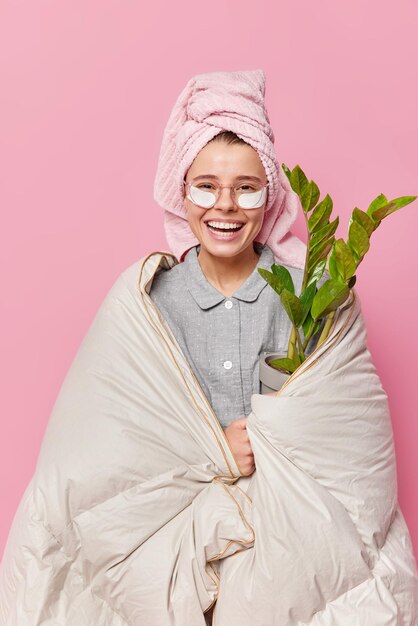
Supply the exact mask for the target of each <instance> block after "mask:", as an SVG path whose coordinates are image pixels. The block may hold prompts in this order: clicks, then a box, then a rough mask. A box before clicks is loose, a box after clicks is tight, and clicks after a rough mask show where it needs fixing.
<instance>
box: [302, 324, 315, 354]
mask: <svg viewBox="0 0 418 626" xmlns="http://www.w3.org/2000/svg"><path fill="white" fill-rule="evenodd" d="M315 326H316V322H313V323H312V326H311V327H310V329H309V331H308V334H307V335H306V337H305V341H304V342H303V350H304V351H305V349H306V346H307V345H308V342H309V339H310V338H311V337H312V335H313V332H314V328H315Z"/></svg>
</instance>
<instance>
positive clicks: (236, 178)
mask: <svg viewBox="0 0 418 626" xmlns="http://www.w3.org/2000/svg"><path fill="white" fill-rule="evenodd" d="M198 178H213V179H215V180H219V177H218V176H214V175H213V174H201V175H200V176H195V177H194V180H197V179H198ZM234 180H258V181H259V182H260V183H261V182H263V181H262V180H261V178H259V177H258V176H235V178H234Z"/></svg>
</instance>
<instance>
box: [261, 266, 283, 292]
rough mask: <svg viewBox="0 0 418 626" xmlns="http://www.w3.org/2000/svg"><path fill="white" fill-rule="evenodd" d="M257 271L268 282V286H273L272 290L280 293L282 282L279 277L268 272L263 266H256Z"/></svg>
mask: <svg viewBox="0 0 418 626" xmlns="http://www.w3.org/2000/svg"><path fill="white" fill-rule="evenodd" d="M257 270H258V273H259V274H261V276H262V277H263V278H264V280H266V281H267V282H268V284H269V285H270V287H273V289H274V291H275V292H276V293H278V294H279V295H280V293H281V291H282V289H283V283H282V281H281V279H280V278H279V277H278V276H276V275H275V274H273V272H269V271H268V270H266V269H264V267H257Z"/></svg>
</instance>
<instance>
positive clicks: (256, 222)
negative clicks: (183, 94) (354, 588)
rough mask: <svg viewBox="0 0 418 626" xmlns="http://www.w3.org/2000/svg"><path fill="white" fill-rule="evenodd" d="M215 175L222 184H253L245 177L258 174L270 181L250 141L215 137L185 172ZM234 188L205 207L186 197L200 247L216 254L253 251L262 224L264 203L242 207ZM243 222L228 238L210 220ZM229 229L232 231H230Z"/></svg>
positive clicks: (262, 180)
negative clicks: (234, 199) (236, 201)
mask: <svg viewBox="0 0 418 626" xmlns="http://www.w3.org/2000/svg"><path fill="white" fill-rule="evenodd" d="M207 175H211V176H216V177H217V180H218V183H219V184H221V185H233V184H236V182H237V181H238V180H239V182H240V184H241V181H242V184H244V185H245V184H251V181H250V180H245V179H244V178H242V177H245V176H248V177H256V178H258V179H259V180H260V181H261V183H262V184H263V185H264V184H266V183H267V177H266V173H265V170H264V167H263V164H262V162H261V160H260V157H259V156H258V153H257V151H256V150H255V149H254V148H252V146H249V145H248V144H227V143H225V142H224V141H214V142H209V143H208V144H206V145H205V146H204V147H203V148H202V150H201V151H200V152H199V154H198V155H197V156H196V158H195V160H194V161H193V163H192V165H191V166H190V168H189V169H188V171H187V174H186V176H185V179H186V181H191V180H192V179H194V178H196V177H198V176H207ZM231 191H232V190H231V189H227V188H224V189H222V193H221V194H220V196H219V198H218V200H217V202H216V203H215V205H214V206H213V207H212V208H210V209H203V208H201V207H199V206H197V205H196V204H194V203H193V202H192V201H191V200H189V199H188V198H186V197H185V198H184V202H185V206H186V210H187V218H188V221H189V224H190V228H191V230H192V231H193V234H194V235H195V237H196V238H197V239H198V240H199V242H200V245H201V248H205V249H206V251H207V252H208V253H210V254H211V255H213V256H217V257H231V256H235V255H238V254H241V253H242V252H244V251H247V252H249V251H251V254H253V241H254V239H255V238H256V236H257V235H258V233H259V232H260V230H261V227H262V225H263V220H264V210H265V206H266V204H267V197H266V200H265V202H264V204H263V205H262V206H261V207H259V208H256V209H241V208H240V207H238V206H235V205H234V203H233V202H232V197H231ZM209 221H211V222H212V221H215V222H232V223H242V224H243V225H242V228H241V229H240V230H239V231H238V232H237V233H236V234H234V235H233V238H232V239H231V238H225V236H224V235H222V234H221V235H219V234H217V233H216V231H215V232H214V231H212V230H211V229H210V228H209V226H208V225H207V222H209ZM228 232H229V231H228Z"/></svg>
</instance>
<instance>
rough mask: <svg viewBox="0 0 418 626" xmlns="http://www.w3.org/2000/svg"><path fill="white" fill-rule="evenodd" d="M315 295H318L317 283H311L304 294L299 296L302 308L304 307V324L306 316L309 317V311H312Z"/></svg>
mask: <svg viewBox="0 0 418 626" xmlns="http://www.w3.org/2000/svg"><path fill="white" fill-rule="evenodd" d="M315 294H316V281H315V282H312V283H310V284H309V285H308V286H307V287H306V288H305V289H304V290H303V291H302V293H301V294H300V296H299V301H300V302H301V303H302V306H303V317H302V321H301V323H302V324H303V322H304V321H305V319H306V316H307V315H308V313H309V311H310V310H311V305H312V302H313V299H314V296H315Z"/></svg>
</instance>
